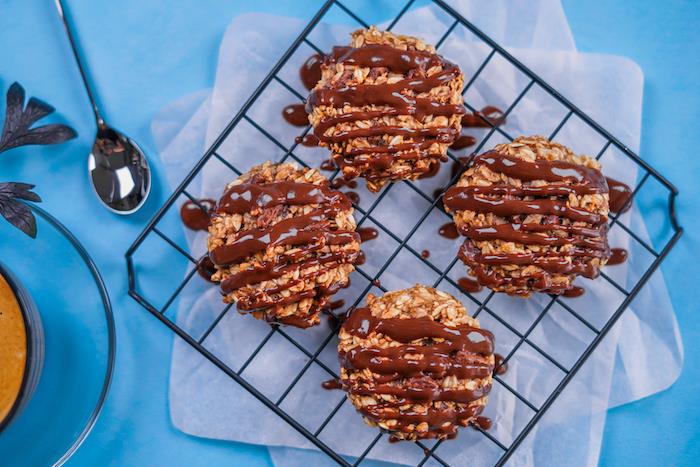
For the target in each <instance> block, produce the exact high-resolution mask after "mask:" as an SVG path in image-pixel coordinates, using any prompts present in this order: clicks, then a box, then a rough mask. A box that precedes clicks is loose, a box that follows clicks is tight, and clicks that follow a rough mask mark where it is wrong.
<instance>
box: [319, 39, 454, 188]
mask: <svg viewBox="0 0 700 467" xmlns="http://www.w3.org/2000/svg"><path fill="white" fill-rule="evenodd" d="M321 71H322V73H321V80H320V81H319V82H318V83H317V84H316V87H315V88H314V89H313V90H312V91H311V94H310V95H309V98H308V99H307V103H306V110H307V112H308V113H309V121H310V122H311V124H312V125H313V127H314V135H315V136H316V137H317V138H318V139H319V141H320V144H321V145H323V146H327V147H328V148H329V149H330V150H331V151H332V155H333V160H334V161H335V163H336V165H338V167H340V168H341V169H342V171H343V174H344V176H345V177H346V178H354V177H358V176H360V177H364V178H366V179H367V187H368V188H369V190H370V191H379V190H380V189H381V187H382V186H384V184H386V183H387V182H388V181H396V180H415V179H416V178H418V177H420V176H421V175H423V174H426V173H428V172H429V171H430V169H431V167H433V166H434V164H439V163H440V161H445V160H446V154H447V148H448V147H449V146H450V144H452V142H453V141H454V140H455V139H456V138H457V137H458V136H459V132H460V129H461V124H460V120H461V116H462V114H464V112H465V110H464V105H463V103H462V94H461V92H462V86H463V83H464V76H463V75H462V72H461V71H460V69H459V67H458V66H457V65H455V64H453V63H450V62H449V61H447V60H445V59H444V58H443V57H441V56H440V55H438V54H436V53H435V48H434V47H433V46H431V45H428V44H426V43H424V42H423V41H421V40H420V39H417V38H415V37H410V36H401V35H395V34H392V33H390V32H382V31H379V30H377V29H376V28H375V27H374V26H373V27H371V28H370V29H360V30H358V31H355V32H354V33H353V34H352V43H351V45H350V46H347V47H341V46H336V47H334V48H333V51H332V52H331V53H330V54H329V55H327V56H326V57H325V58H324V62H323V64H322V65H321Z"/></svg>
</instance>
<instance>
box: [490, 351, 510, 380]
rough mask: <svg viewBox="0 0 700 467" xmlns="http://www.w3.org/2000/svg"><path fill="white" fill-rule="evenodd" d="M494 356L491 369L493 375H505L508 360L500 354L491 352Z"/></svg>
mask: <svg viewBox="0 0 700 467" xmlns="http://www.w3.org/2000/svg"><path fill="white" fill-rule="evenodd" d="M493 358H494V369H493V374H494V375H499V376H500V375H505V374H506V372H507V371H508V362H507V361H506V359H505V357H503V355H501V354H498V353H496V354H493Z"/></svg>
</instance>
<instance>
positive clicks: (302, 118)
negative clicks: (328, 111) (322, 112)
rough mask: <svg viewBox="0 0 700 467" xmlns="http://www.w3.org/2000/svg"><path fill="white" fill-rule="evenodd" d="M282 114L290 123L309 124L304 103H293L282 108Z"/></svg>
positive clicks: (297, 124) (295, 124)
mask: <svg viewBox="0 0 700 467" xmlns="http://www.w3.org/2000/svg"><path fill="white" fill-rule="evenodd" d="M282 116H283V117H284V119H285V120H286V121H287V123H289V124H290V125H294V126H306V125H308V124H309V116H308V114H307V113H306V110H305V109H304V104H291V105H288V106H287V107H285V108H284V109H282Z"/></svg>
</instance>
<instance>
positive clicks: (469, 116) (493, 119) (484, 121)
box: [462, 105, 506, 128]
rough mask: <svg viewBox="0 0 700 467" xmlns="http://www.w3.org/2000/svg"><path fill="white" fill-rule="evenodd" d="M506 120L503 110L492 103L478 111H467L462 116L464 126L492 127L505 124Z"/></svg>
mask: <svg viewBox="0 0 700 467" xmlns="http://www.w3.org/2000/svg"><path fill="white" fill-rule="evenodd" d="M505 122H506V118H505V116H504V115H503V111H502V110H501V109H499V108H498V107H494V106H492V105H487V106H486V107H484V108H483V109H481V110H480V111H478V112H473V113H466V114H464V115H463V116H462V126H463V127H465V128H491V125H494V126H498V125H503V124H504V123H505ZM489 123H490V124H489Z"/></svg>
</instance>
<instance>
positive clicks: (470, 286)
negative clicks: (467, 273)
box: [457, 277, 483, 293]
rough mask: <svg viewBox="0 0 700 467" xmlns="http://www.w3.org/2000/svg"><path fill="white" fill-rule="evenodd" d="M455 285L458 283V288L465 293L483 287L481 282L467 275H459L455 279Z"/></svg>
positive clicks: (474, 291) (475, 291) (477, 290)
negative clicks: (459, 276)
mask: <svg viewBox="0 0 700 467" xmlns="http://www.w3.org/2000/svg"><path fill="white" fill-rule="evenodd" d="M457 285H459V288H460V289H462V290H464V291H465V292H467V293H477V292H481V290H482V289H483V287H482V286H481V284H479V283H478V282H477V281H475V280H473V279H469V278H467V277H461V278H459V279H457Z"/></svg>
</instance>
